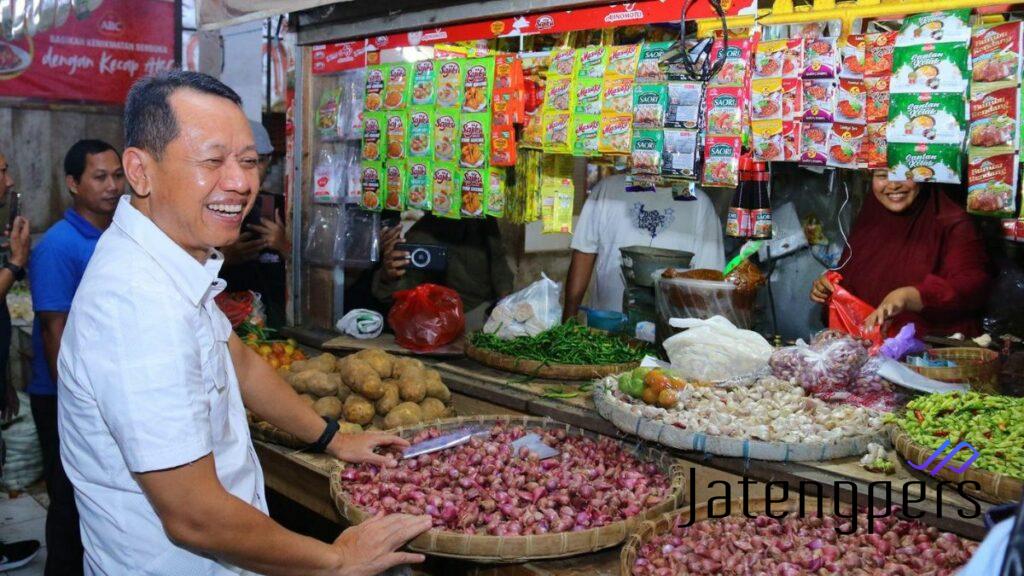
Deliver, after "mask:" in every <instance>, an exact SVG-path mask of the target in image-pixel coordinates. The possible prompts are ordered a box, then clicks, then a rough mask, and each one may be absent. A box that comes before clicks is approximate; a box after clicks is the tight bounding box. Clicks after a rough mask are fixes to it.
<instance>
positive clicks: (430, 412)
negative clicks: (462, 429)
mask: <svg viewBox="0 0 1024 576" xmlns="http://www.w3.org/2000/svg"><path fill="white" fill-rule="evenodd" d="M420 410H421V411H422V412H423V421H424V422H429V421H431V420H437V419H438V418H444V417H445V416H447V415H448V407H447V406H445V405H444V402H441V401H440V400H438V399H437V398H424V399H423V401H422V402H420Z"/></svg>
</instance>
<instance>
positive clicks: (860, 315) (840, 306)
mask: <svg viewBox="0 0 1024 576" xmlns="http://www.w3.org/2000/svg"><path fill="white" fill-rule="evenodd" d="M825 279H826V280H828V281H829V283H830V284H832V288H833V291H832V296H831V297H830V298H829V299H828V327H829V328H830V329H832V330H837V331H839V332H845V333H847V334H849V335H850V336H853V337H854V338H859V339H861V340H867V341H868V342H871V353H872V354H874V353H875V350H877V349H878V348H879V347H880V346H881V345H882V339H883V338H882V328H881V326H875V327H874V328H872V329H870V330H865V329H864V321H865V320H867V318H868V316H870V315H871V313H872V312H874V311H875V309H874V308H873V307H872V306H871V305H870V304H868V303H867V302H865V301H863V300H861V299H860V298H857V297H856V296H854V295H853V294H850V293H849V292H847V291H846V289H845V288H843V287H842V286H840V285H839V283H840V282H842V281H843V275H842V274H840V273H838V272H833V271H829V272H826V273H825Z"/></svg>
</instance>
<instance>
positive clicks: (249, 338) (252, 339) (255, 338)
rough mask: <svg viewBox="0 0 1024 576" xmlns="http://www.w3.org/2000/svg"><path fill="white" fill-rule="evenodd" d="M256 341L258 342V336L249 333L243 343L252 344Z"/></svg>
mask: <svg viewBox="0 0 1024 576" xmlns="http://www.w3.org/2000/svg"><path fill="white" fill-rule="evenodd" d="M258 340H259V336H256V333H255V332H249V333H248V334H246V335H245V341H246V342H249V343H250V344H251V343H254V342H256V341H258Z"/></svg>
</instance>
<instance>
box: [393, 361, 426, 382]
mask: <svg viewBox="0 0 1024 576" xmlns="http://www.w3.org/2000/svg"><path fill="white" fill-rule="evenodd" d="M406 370H423V362H420V361H419V360H417V359H415V358H409V357H408V356H399V357H397V358H395V366H394V369H393V371H394V374H393V376H394V377H395V378H401V377H402V374H404V373H405V371H406Z"/></svg>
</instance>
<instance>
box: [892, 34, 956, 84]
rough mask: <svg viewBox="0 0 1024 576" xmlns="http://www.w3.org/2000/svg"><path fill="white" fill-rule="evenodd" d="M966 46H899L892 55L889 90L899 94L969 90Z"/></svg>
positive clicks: (948, 44)
mask: <svg viewBox="0 0 1024 576" xmlns="http://www.w3.org/2000/svg"><path fill="white" fill-rule="evenodd" d="M967 62H968V57H967V44H966V43H958V42H943V43H941V44H922V45H920V46H897V47H896V49H895V50H893V54H892V80H891V81H890V82H889V91H890V92H892V93H893V94H896V93H903V92H909V93H915V92H916V93H921V92H960V93H961V94H963V93H965V92H966V91H967V84H968V77H969V76H968V73H967Z"/></svg>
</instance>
